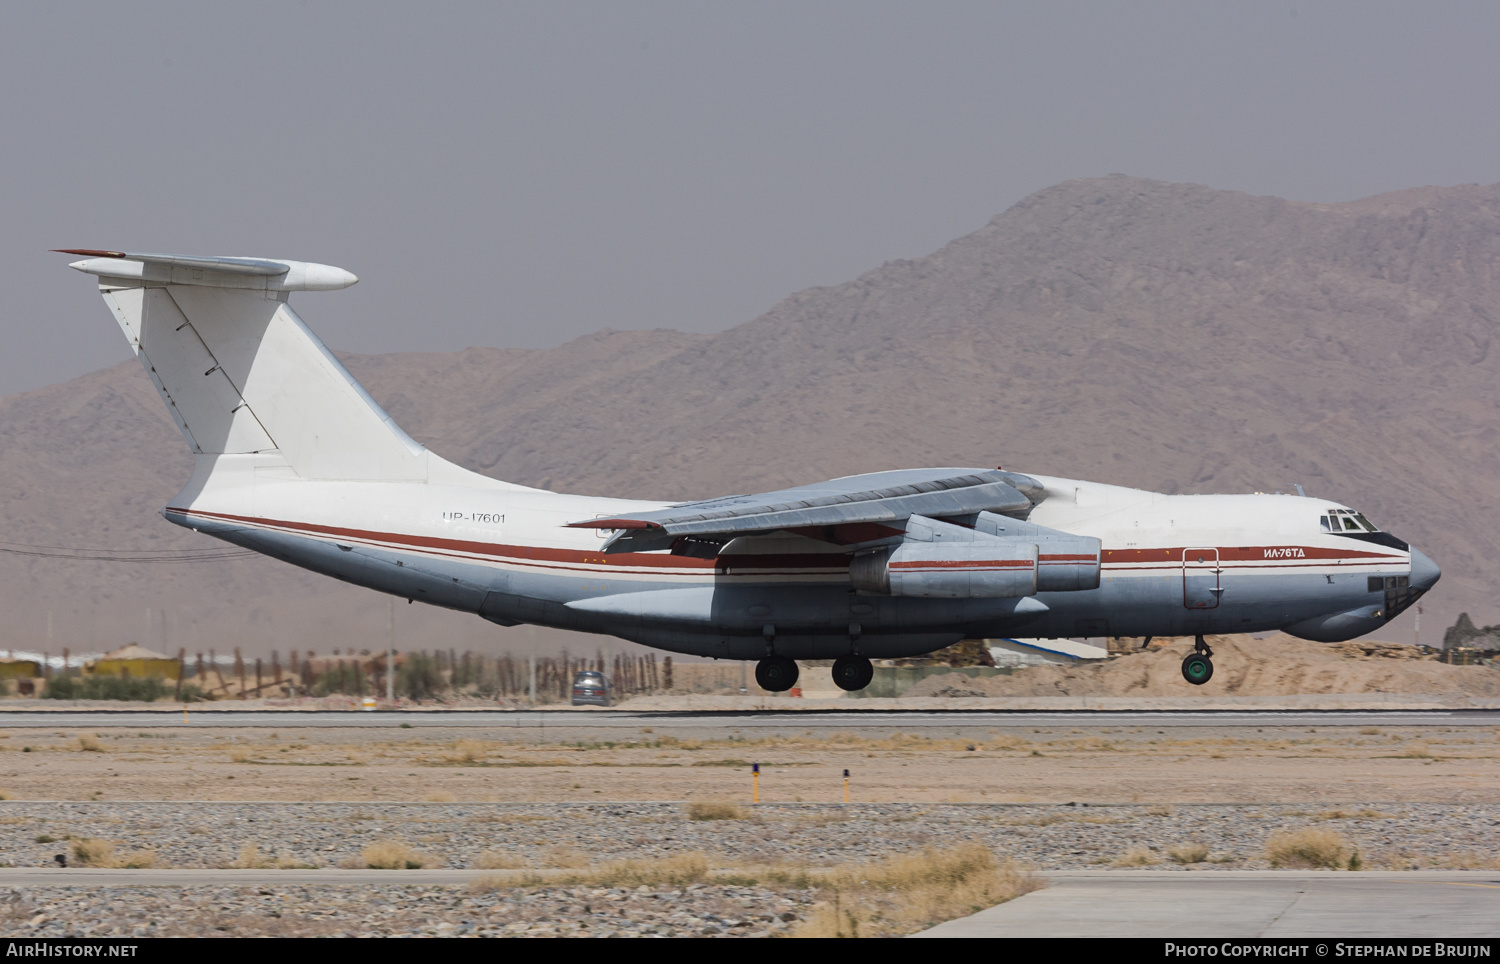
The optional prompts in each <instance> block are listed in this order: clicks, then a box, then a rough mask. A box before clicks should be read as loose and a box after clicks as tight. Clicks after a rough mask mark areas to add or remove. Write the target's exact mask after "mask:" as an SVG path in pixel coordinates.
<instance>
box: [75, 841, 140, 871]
mask: <svg viewBox="0 0 1500 964" xmlns="http://www.w3.org/2000/svg"><path fill="white" fill-rule="evenodd" d="M70 849H71V850H72V852H73V863H74V864H75V865H77V866H79V867H108V868H120V867H125V868H130V869H133V870H144V869H145V868H148V867H155V866H156V854H155V852H153V851H150V850H134V851H131V852H130V853H128V854H123V855H121V854H117V853H115V845H114V844H113V843H111V842H110V841H108V840H102V839H100V838H98V837H78V838H76V839H74V840H73V842H72V844H71V846H70Z"/></svg>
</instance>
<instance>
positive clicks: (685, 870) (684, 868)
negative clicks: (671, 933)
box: [569, 851, 708, 887]
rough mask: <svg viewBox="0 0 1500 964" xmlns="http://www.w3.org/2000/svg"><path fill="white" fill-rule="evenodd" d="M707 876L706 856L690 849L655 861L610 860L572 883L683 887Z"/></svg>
mask: <svg viewBox="0 0 1500 964" xmlns="http://www.w3.org/2000/svg"><path fill="white" fill-rule="evenodd" d="M707 877H708V856H707V855H706V854H703V853H699V852H696V851H694V852H690V853H684V854H675V855H673V856H671V857H663V858H661V859H658V860H615V861H611V862H609V863H607V864H603V865H602V866H599V867H596V868H594V869H593V870H591V871H590V872H589V873H588V874H586V875H584V876H583V877H580V878H579V879H577V880H576V881H573V882H576V883H590V884H597V885H599V886H600V887H640V886H642V885H645V886H648V887H659V886H662V885H671V886H673V887H687V886H689V885H691V884H698V883H702V882H703V881H704V880H705V879H706V878H707ZM569 880H570V881H571V880H572V878H569Z"/></svg>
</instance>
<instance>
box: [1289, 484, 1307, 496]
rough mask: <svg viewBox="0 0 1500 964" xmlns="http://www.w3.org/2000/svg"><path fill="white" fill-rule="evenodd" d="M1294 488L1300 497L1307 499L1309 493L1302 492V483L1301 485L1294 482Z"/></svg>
mask: <svg viewBox="0 0 1500 964" xmlns="http://www.w3.org/2000/svg"><path fill="white" fill-rule="evenodd" d="M1292 488H1294V489H1296V490H1297V494H1298V495H1300V496H1302V498H1304V499H1305V498H1307V493H1306V492H1303V491H1302V483H1300V482H1293V483H1292Z"/></svg>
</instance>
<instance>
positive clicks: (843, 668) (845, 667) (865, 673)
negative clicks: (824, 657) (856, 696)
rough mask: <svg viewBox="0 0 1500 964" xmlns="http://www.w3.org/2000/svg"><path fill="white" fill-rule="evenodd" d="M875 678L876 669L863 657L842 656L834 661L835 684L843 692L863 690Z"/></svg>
mask: <svg viewBox="0 0 1500 964" xmlns="http://www.w3.org/2000/svg"><path fill="white" fill-rule="evenodd" d="M874 678H875V667H874V666H873V665H872V664H871V663H870V661H869V660H868V659H866V658H865V657H863V656H840V657H839V658H838V659H836V660H834V661H833V682H834V683H835V684H836V685H837V686H838V688H839V689H841V690H850V691H851V692H852V691H853V690H862V689H864V688H865V687H866V686H869V685H870V680H872V679H874Z"/></svg>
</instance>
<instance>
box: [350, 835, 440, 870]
mask: <svg viewBox="0 0 1500 964" xmlns="http://www.w3.org/2000/svg"><path fill="white" fill-rule="evenodd" d="M361 856H362V858H363V860H364V865H365V866H366V867H368V868H369V869H371V870H421V869H422V868H423V867H426V866H427V865H428V864H429V863H431V861H430V860H429V859H428V858H427V857H425V856H424V855H422V854H419V853H417V852H416V851H415V850H413V849H412V847H411V845H410V844H407V843H403V842H402V841H400V840H377V841H375V842H374V843H372V844H370V845H369V846H368V847H366V848H365V849H364V851H363V853H362V854H361Z"/></svg>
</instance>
